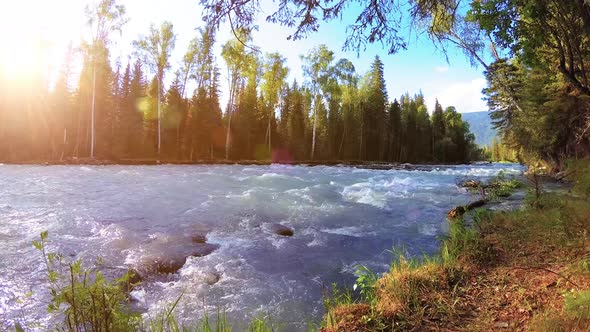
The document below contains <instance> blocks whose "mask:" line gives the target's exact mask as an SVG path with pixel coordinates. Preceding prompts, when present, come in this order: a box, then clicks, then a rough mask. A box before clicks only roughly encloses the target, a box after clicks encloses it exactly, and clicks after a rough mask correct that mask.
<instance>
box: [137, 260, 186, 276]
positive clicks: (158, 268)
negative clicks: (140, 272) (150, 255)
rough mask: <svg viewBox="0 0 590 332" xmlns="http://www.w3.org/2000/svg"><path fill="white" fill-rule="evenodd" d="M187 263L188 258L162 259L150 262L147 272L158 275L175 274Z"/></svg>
mask: <svg viewBox="0 0 590 332" xmlns="http://www.w3.org/2000/svg"><path fill="white" fill-rule="evenodd" d="M184 263H186V257H160V258H156V259H154V260H152V261H151V262H148V264H147V271H148V272H153V273H158V274H173V273H176V272H178V270H180V269H181V268H182V267H183V266H184Z"/></svg>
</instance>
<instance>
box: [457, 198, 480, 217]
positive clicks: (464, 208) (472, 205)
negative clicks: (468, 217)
mask: <svg viewBox="0 0 590 332" xmlns="http://www.w3.org/2000/svg"><path fill="white" fill-rule="evenodd" d="M486 203H487V200H485V199H480V200H477V201H474V202H471V203H469V204H467V205H466V206H462V205H461V206H457V207H454V208H452V209H451V211H449V213H448V214H447V216H448V217H449V219H453V218H458V217H461V216H462V215H464V214H465V212H467V211H471V210H473V209H475V208H478V207H482V206H484V205H485V204H486Z"/></svg>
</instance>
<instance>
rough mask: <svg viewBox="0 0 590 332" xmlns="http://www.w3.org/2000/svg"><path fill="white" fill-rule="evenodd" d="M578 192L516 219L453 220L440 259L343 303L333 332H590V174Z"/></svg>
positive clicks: (545, 200)
mask: <svg viewBox="0 0 590 332" xmlns="http://www.w3.org/2000/svg"><path fill="white" fill-rule="evenodd" d="M587 165H588V164H587V163H586V164H585V165H584V164H582V165H581V166H580V165H578V167H577V168H576V169H575V170H573V171H571V172H570V174H572V175H573V176H572V177H571V180H573V181H575V182H576V183H575V184H574V188H573V190H572V192H571V193H569V192H568V193H545V194H542V195H540V196H539V197H538V198H537V197H534V196H529V197H528V198H527V201H526V203H527V204H526V206H525V207H524V208H522V209H520V210H515V211H508V212H506V211H496V212H493V211H489V210H476V212H475V213H474V214H473V222H472V223H468V222H466V221H464V220H463V219H460V218H457V219H451V220H449V227H450V230H449V235H448V237H446V238H445V240H444V241H443V243H442V246H441V250H440V253H439V255H436V256H431V257H425V258H423V259H418V260H410V259H405V258H404V257H400V258H399V260H398V261H397V262H396V263H395V264H393V265H392V267H391V269H390V271H389V272H388V273H385V274H383V275H382V276H380V277H378V278H376V277H375V278H373V279H374V280H372V281H371V282H368V283H367V282H366V281H367V280H370V279H371V278H369V277H370V274H369V275H367V274H365V277H361V278H359V281H360V282H357V287H361V293H363V291H364V296H363V300H362V301H347V298H345V297H340V298H336V300H335V301H334V303H333V305H332V307H331V308H330V309H329V311H328V314H327V315H326V316H325V320H324V325H325V328H324V331H375V330H376V331H379V330H391V329H394V330H421V331H423V330H427V331H428V330H443V331H492V330H493V331H497V330H516V331H524V330H531V331H587V330H588V326H590V291H589V289H590V256H589V255H588V252H589V249H590V237H589V234H590V201H589V200H588V197H589V196H588V188H589V187H588V178H590V175H589V174H590V168H589V167H588V166H587Z"/></svg>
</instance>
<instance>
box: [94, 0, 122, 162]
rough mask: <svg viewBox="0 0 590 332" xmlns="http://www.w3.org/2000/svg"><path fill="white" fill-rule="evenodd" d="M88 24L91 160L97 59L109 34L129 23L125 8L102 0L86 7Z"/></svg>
mask: <svg viewBox="0 0 590 332" xmlns="http://www.w3.org/2000/svg"><path fill="white" fill-rule="evenodd" d="M86 16H87V18H88V19H87V24H88V27H89V28H90V34H91V44H90V45H89V46H88V53H89V55H90V60H91V62H92V98H91V105H90V113H91V114H90V158H94V141H95V130H94V116H95V114H94V113H95V107H96V75H97V73H96V70H97V69H96V57H97V55H98V53H99V52H100V51H101V49H104V48H106V46H107V44H108V42H109V34H110V33H112V32H115V31H118V32H121V29H122V28H123V25H125V23H127V19H126V18H125V6H123V5H117V4H116V2H115V0H101V1H100V2H98V3H97V4H94V5H88V6H86Z"/></svg>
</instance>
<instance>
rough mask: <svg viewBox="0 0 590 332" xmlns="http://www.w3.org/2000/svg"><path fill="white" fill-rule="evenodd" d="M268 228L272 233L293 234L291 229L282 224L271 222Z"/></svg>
mask: <svg viewBox="0 0 590 332" xmlns="http://www.w3.org/2000/svg"><path fill="white" fill-rule="evenodd" d="M270 229H271V231H272V232H273V233H275V234H277V235H281V236H293V234H295V232H293V229H291V228H290V227H287V226H285V225H282V224H272V225H271V227H270Z"/></svg>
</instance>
